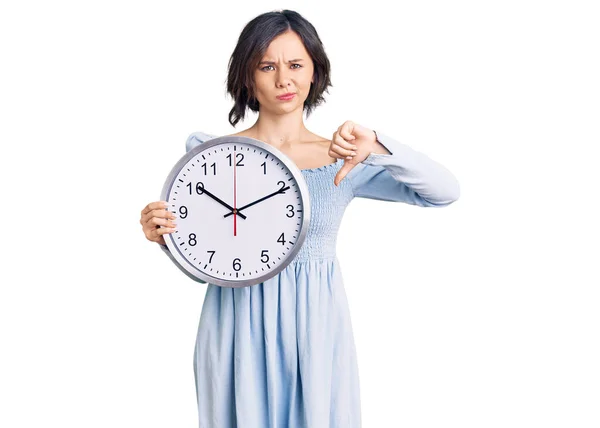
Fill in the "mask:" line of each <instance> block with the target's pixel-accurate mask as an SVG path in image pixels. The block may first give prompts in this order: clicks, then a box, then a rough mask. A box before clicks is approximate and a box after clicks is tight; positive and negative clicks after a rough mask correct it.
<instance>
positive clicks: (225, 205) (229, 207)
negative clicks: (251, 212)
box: [202, 188, 246, 220]
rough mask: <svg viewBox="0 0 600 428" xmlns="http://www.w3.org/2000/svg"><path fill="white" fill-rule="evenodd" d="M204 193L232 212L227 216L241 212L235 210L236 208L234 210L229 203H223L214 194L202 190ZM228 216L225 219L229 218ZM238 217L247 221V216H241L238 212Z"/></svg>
mask: <svg viewBox="0 0 600 428" xmlns="http://www.w3.org/2000/svg"><path fill="white" fill-rule="evenodd" d="M202 193H206V194H207V195H208V196H210V197H211V198H213V199H214V200H215V201H217V202H218V203H220V204H221V205H223V206H224V207H226V208H227V209H229V210H230V211H231V212H230V213H229V214H227V215H231V214H233V211H239V209H237V210H235V208H233V207H232V206H231V205H229V204H228V203H226V202H224V201H222V200H221V199H219V198H218V197H216V196H215V195H213V194H212V193H210V192H209V191H208V190H206V189H205V188H202ZM227 215H226V216H225V217H227ZM237 215H239V216H240V217H241V218H243V219H244V220H246V216H245V215H244V214H240V213H239V212H237Z"/></svg>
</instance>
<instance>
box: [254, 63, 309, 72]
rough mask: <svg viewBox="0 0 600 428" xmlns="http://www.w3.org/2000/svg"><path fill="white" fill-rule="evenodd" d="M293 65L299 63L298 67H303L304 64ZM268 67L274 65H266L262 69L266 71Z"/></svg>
mask: <svg viewBox="0 0 600 428" xmlns="http://www.w3.org/2000/svg"><path fill="white" fill-rule="evenodd" d="M292 65H293V66H294V65H297V66H298V68H302V66H301V65H300V64H292ZM268 67H273V66H272V65H265V66H264V67H263V68H261V70H263V71H266V69H267V68H268Z"/></svg>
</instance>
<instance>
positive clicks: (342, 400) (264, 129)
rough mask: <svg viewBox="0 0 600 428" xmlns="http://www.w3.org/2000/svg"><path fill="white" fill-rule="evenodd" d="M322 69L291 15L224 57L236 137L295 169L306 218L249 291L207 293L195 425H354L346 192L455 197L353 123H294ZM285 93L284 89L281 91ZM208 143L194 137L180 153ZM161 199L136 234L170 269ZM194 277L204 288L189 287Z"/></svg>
mask: <svg viewBox="0 0 600 428" xmlns="http://www.w3.org/2000/svg"><path fill="white" fill-rule="evenodd" d="M329 73H330V69H329V60H328V59H327V56H326V55H325V51H324V49H323V46H322V44H321V40H320V39H319V36H318V35H317V32H316V30H315V28H314V27H313V26H312V25H311V24H310V23H309V22H308V21H307V20H306V19H304V18H303V17H302V16H301V15H299V14H298V13H296V12H294V11H290V10H283V11H277V12H269V13H265V14H262V15H260V16H258V17H256V18H255V19H253V20H252V21H250V22H249V23H248V24H247V25H246V27H245V28H244V29H243V31H242V33H241V35H240V37H239V40H238V43H237V46H236V48H235V50H234V52H233V54H232V56H231V60H230V63H229V73H228V80H227V90H228V92H229V94H230V95H231V96H232V98H233V99H234V101H235V105H234V107H233V109H232V110H231V112H230V114H229V121H230V123H231V125H232V126H234V127H235V126H236V124H237V123H238V121H240V120H241V119H243V118H244V115H245V112H246V109H247V108H250V109H251V110H253V111H255V112H258V119H257V121H256V122H255V123H254V125H252V126H251V127H250V128H248V129H245V130H243V131H241V132H238V133H237V134H233V135H243V136H248V137H252V138H255V139H258V140H261V141H264V142H266V143H268V144H271V145H273V146H274V147H276V148H278V149H279V150H281V151H282V152H283V153H285V154H286V155H287V156H288V157H289V158H290V159H292V160H293V161H294V162H295V164H296V165H297V166H298V167H299V168H300V169H301V170H302V174H303V176H304V178H305V180H306V183H307V185H308V188H309V192H310V198H311V222H310V227H309V230H308V234H307V236H306V240H305V241H304V244H303V246H302V248H301V249H300V251H299V252H298V254H297V255H296V257H295V259H294V260H293V261H292V262H291V263H290V264H289V265H288V266H286V268H285V269H284V270H283V271H281V272H280V273H279V274H278V275H276V276H275V277H273V278H271V279H269V280H267V281H265V282H263V283H260V284H257V285H253V286H250V287H243V288H228V287H220V286H216V285H214V284H210V283H209V284H208V285H207V289H206V296H205V300H204V304H203V307H202V313H201V316H200V324H199V327H198V336H197V339H196V348H195V352H194V374H195V379H196V393H197V398H198V412H199V418H200V426H201V427H202V428H226V427H244V428H283V427H290V428H297V427H310V428H325V427H328V428H334V427H336V428H338V427H339V428H354V427H360V426H361V410H360V393H359V378H358V367H357V360H356V351H355V346H354V337H353V332H352V324H351V320H350V314H349V311H348V302H347V300H346V293H345V290H344V285H343V280H342V273H341V272H340V266H339V264H338V260H337V257H336V239H337V232H338V228H339V226H340V223H341V220H342V216H343V214H344V210H345V208H346V206H347V205H348V204H349V203H350V201H351V200H352V199H353V198H355V197H362V198H371V199H379V200H385V201H395V202H404V203H409V204H413V205H418V206H421V207H443V206H447V205H449V204H451V203H452V202H454V201H456V200H457V199H458V197H459V185H458V182H457V180H456V178H455V177H454V176H453V174H452V173H450V172H449V171H448V170H447V169H446V168H444V167H443V166H442V165H440V164H438V163H437V162H435V161H433V160H431V159H430V158H428V157H427V156H425V155H424V154H422V153H419V152H417V151H415V150H413V149H411V148H410V147H409V146H407V145H405V144H402V143H400V142H398V141H396V140H394V139H392V138H390V137H388V136H386V135H383V134H381V133H376V132H375V131H374V130H372V129H369V128H367V127H365V126H362V125H359V124H357V123H355V122H352V121H346V122H344V123H343V124H342V125H341V126H339V128H337V130H336V131H335V132H334V133H333V137H332V138H331V139H327V138H324V137H321V136H319V135H316V134H314V133H312V132H310V131H309V130H308V129H307V128H306V127H305V126H304V122H303V113H304V112H305V111H306V113H307V116H308V115H309V114H310V113H311V111H312V109H313V108H314V107H315V106H317V105H318V104H320V103H321V102H322V101H323V100H324V99H323V93H324V92H325V91H326V90H327V88H328V87H329V86H331V82H330V77H329ZM287 94H293V95H289V96H286V95H287ZM214 137H217V136H216V135H211V134H205V133H202V132H196V133H193V134H191V135H190V137H189V138H188V140H187V143H186V149H187V150H188V151H189V150H191V149H192V148H194V147H195V146H196V145H198V144H202V143H203V142H204V141H207V140H209V139H211V138H214ZM165 207H166V204H164V201H158V202H152V203H150V204H148V205H147V206H146V207H145V208H144V209H143V211H142V214H141V220H140V222H141V223H142V225H143V229H144V233H145V235H146V238H147V239H149V240H150V241H153V242H157V243H159V244H160V245H161V248H162V249H163V251H165V253H166V254H167V255H168V256H169V257H171V259H172V260H173V261H174V260H175V259H173V257H172V255H171V254H170V252H169V249H168V248H167V247H166V245H165V241H164V236H163V235H164V234H165V233H171V232H173V231H174V230H175V227H176V225H175V222H174V218H175V217H174V215H173V214H172V213H170V212H169V211H167V210H166V209H165ZM200 282H203V281H200Z"/></svg>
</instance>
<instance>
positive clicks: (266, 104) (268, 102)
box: [254, 31, 314, 112]
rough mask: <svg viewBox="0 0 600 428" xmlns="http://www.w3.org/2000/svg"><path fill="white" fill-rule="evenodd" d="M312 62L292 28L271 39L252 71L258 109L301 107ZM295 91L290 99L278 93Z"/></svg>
mask: <svg viewBox="0 0 600 428" xmlns="http://www.w3.org/2000/svg"><path fill="white" fill-rule="evenodd" d="M313 71H314V68H313V62H312V59H311V57H310V55H309V54H308V52H307V50H306V48H305V47H304V44H303V43H302V40H301V39H300V36H298V34H296V33H295V32H293V31H288V32H286V33H283V34H280V35H279V36H277V37H276V38H274V39H273V40H272V41H271V44H270V45H269V47H268V48H267V51H266V52H265V54H264V56H263V57H262V59H261V62H260V63H259V64H258V67H257V69H256V70H255V71H254V84H255V87H256V93H255V97H256V99H257V100H258V103H259V104H260V109H268V110H272V111H279V112H281V111H282V110H283V111H292V110H295V109H296V108H298V107H299V108H300V109H302V108H303V106H304V101H305V100H306V98H307V97H308V93H309V91H310V85H311V82H312V80H313ZM289 92H291V93H295V94H296V95H295V96H294V97H293V98H292V99H291V100H280V99H278V98H277V96H278V95H283V94H287V93H289Z"/></svg>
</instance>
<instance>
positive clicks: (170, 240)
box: [160, 135, 311, 288]
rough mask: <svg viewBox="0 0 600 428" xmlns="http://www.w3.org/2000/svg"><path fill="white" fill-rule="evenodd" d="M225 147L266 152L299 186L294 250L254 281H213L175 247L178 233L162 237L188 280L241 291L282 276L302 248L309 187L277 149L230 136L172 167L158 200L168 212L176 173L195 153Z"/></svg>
mask: <svg viewBox="0 0 600 428" xmlns="http://www.w3.org/2000/svg"><path fill="white" fill-rule="evenodd" d="M225 143H239V144H249V145H253V146H256V147H257V148H259V149H261V150H263V151H266V152H267V153H269V154H270V155H271V156H273V157H275V158H276V159H278V160H279V161H280V162H281V163H283V164H284V165H285V166H286V167H287V168H288V170H289V171H290V172H291V174H292V176H293V177H294V179H295V180H296V183H297V185H298V190H299V191H300V200H301V203H302V214H303V216H302V217H303V220H302V224H301V225H300V233H299V235H298V238H297V239H296V242H295V244H294V247H293V248H292V250H291V251H290V252H289V253H288V254H287V256H286V257H285V258H284V259H283V260H282V261H281V263H280V264H279V265H278V266H277V267H276V268H274V269H271V270H269V271H268V272H267V273H265V274H264V275H261V276H259V277H256V278H251V279H245V280H244V279H243V280H228V279H221V278H215V277H214V276H212V275H209V274H207V273H206V272H203V271H202V270H200V269H198V268H197V267H196V266H195V265H193V264H192V263H190V262H189V261H188V260H187V258H186V257H185V256H184V255H183V254H182V253H181V251H180V249H179V245H177V244H176V243H175V238H174V235H175V234H176V233H177V231H175V232H174V233H169V234H165V235H163V236H164V238H165V243H166V244H167V247H168V248H169V251H170V252H171V254H172V255H173V258H174V259H175V260H176V261H177V263H178V267H179V268H180V269H181V270H182V271H183V272H184V273H185V274H186V275H188V276H189V277H190V278H192V279H196V278H199V279H201V280H203V281H205V282H207V283H211V284H215V285H218V286H221V287H232V288H242V287H248V286H251V285H256V284H260V283H261V282H264V281H266V280H268V279H270V278H272V277H274V276H275V275H277V274H278V273H279V272H281V271H282V270H283V269H285V268H286V267H287V266H288V265H289V264H290V262H291V261H292V260H293V259H294V257H295V256H296V254H297V253H298V251H300V248H301V247H302V245H303V244H304V240H305V239H306V234H307V233H308V227H309V225H310V214H311V209H310V194H309V191H308V186H307V184H306V180H305V179H304V176H303V175H302V171H301V170H300V169H299V168H298V167H297V166H296V164H295V163H294V162H293V161H292V160H291V159H290V158H289V157H287V156H286V155H285V154H284V153H283V152H281V151H280V150H279V149H277V148H276V147H273V146H271V145H270V144H267V143H265V142H263V141H260V140H256V139H254V138H250V137H242V136H236V135H232V136H227V135H226V136H223V137H217V138H212V139H210V140H208V141H206V142H203V143H201V144H199V145H198V146H196V147H194V148H193V149H191V150H190V151H189V152H187V153H186V154H185V155H184V156H183V157H182V158H181V159H180V160H179V161H178V162H177V163H176V164H175V166H174V167H173V169H172V170H171V172H170V173H169V176H168V177H167V180H166V181H165V184H164V185H163V189H162V193H161V197H160V200H161V201H167V202H168V203H169V208H168V209H169V211H171V210H172V207H173V206H174V204H171V201H169V200H167V197H168V195H169V193H170V192H171V188H172V187H173V185H174V183H175V178H176V177H177V176H178V175H179V172H180V171H181V169H183V167H184V166H185V165H186V164H187V163H188V162H189V161H190V160H191V159H192V158H193V157H195V156H196V155H197V154H198V153H200V152H203V151H205V150H209V149H211V148H213V147H214V146H217V145H220V144H225ZM175 214H177V213H175ZM198 239H199V240H200V239H201V238H200V237H199V238H198Z"/></svg>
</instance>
